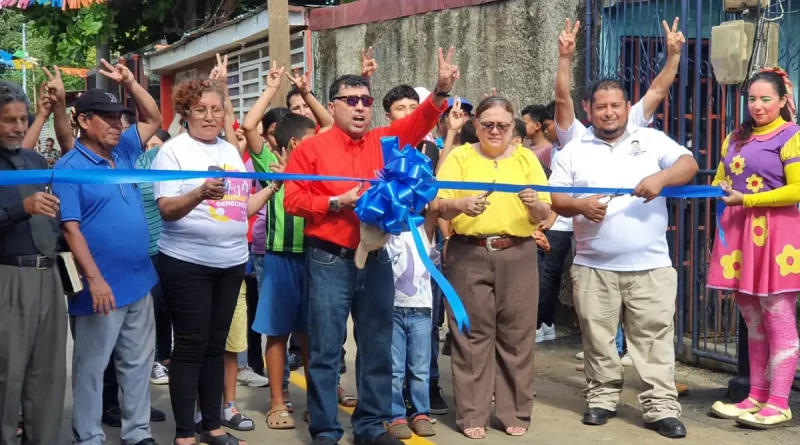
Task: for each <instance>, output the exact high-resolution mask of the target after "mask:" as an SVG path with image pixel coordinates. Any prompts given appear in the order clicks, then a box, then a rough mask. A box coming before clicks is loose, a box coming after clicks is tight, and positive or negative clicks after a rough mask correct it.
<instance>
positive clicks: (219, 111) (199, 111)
mask: <svg viewBox="0 0 800 445" xmlns="http://www.w3.org/2000/svg"><path fill="white" fill-rule="evenodd" d="M209 112H210V113H211V117H213V118H215V119H219V118H221V117H224V116H225V109H224V108H211V109H209V108H192V116H194V117H196V118H198V119H203V118H205V117H206V116H208V113H209Z"/></svg>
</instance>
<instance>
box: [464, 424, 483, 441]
mask: <svg viewBox="0 0 800 445" xmlns="http://www.w3.org/2000/svg"><path fill="white" fill-rule="evenodd" d="M464 435H465V436H467V437H469V438H470V439H486V429H485V428H483V427H475V428H467V429H465V430H464Z"/></svg>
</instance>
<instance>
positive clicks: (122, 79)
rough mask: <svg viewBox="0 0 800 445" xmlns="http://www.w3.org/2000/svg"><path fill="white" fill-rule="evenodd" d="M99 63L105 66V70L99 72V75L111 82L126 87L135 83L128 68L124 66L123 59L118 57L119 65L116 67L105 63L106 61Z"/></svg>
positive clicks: (101, 60)
mask: <svg viewBox="0 0 800 445" xmlns="http://www.w3.org/2000/svg"><path fill="white" fill-rule="evenodd" d="M100 62H101V63H102V64H103V66H105V68H106V69H104V70H103V69H101V70H99V72H100V74H102V75H104V76H106V77H108V78H109V79H111V80H113V81H114V82H116V83H118V84H120V85H122V86H125V87H127V86H128V85H130V84H132V83H134V82H136V79H134V77H133V73H132V72H131V70H129V69H128V67H127V66H126V65H125V59H124V58H122V57H120V58H119V63H118V64H116V65H111V64H110V63H108V62H107V61H106V59H100Z"/></svg>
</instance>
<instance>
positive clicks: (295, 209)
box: [284, 48, 459, 445]
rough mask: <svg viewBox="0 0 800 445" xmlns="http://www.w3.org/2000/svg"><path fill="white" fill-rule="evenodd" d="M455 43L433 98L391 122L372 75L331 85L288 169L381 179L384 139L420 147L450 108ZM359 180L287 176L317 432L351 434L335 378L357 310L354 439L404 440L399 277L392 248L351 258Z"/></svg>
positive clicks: (386, 444) (332, 438) (381, 444)
mask: <svg viewBox="0 0 800 445" xmlns="http://www.w3.org/2000/svg"><path fill="white" fill-rule="evenodd" d="M452 61H453V48H450V50H449V51H448V54H447V56H446V57H444V56H443V54H442V50H441V49H439V79H438V83H437V85H436V90H435V91H434V93H433V94H431V96H430V98H429V99H427V100H426V101H425V102H423V103H422V104H420V105H419V107H418V108H417V109H416V110H415V111H414V112H413V113H411V114H410V115H408V116H407V117H405V118H403V119H399V120H396V121H394V122H392V123H391V125H390V126H389V127H383V128H376V129H373V130H370V129H369V128H370V123H371V121H372V113H373V110H372V103H373V97H372V96H371V94H370V87H369V80H368V79H367V78H365V77H362V76H354V75H345V76H342V77H339V78H338V79H336V80H335V81H334V82H333V84H332V85H331V87H330V91H329V100H330V103H329V104H328V108H329V110H330V112H331V114H332V115H333V119H334V122H335V123H334V126H333V128H331V129H330V130H329V131H327V132H325V133H322V134H319V135H317V136H314V137H312V138H310V139H306V140H305V141H304V142H303V143H302V144H300V145H299V146H298V147H297V148H296V149H295V151H294V152H293V153H292V155H291V157H290V158H289V163H288V165H287V166H286V172H287V173H298V174H311V175H334V176H346V177H351V178H362V179H367V178H374V177H375V172H376V171H377V170H380V169H381V168H383V161H384V160H383V152H382V150H381V145H380V139H381V138H382V137H384V136H398V137H399V138H400V145H401V147H405V146H406V145H409V144H410V145H411V146H412V147H413V146H416V145H417V144H419V143H420V141H422V139H423V138H424V137H425V135H427V134H428V133H429V132H430V131H431V130H432V129H433V127H434V126H436V122H437V120H438V118H439V115H441V113H442V112H443V111H444V110H445V108H446V107H447V98H448V97H449V96H450V90H451V88H452V87H453V84H454V82H455V81H456V79H458V77H459V72H458V67H457V66H455V65H453V63H452ZM361 191H362V188H361V185H360V184H359V183H358V182H356V181H354V182H350V183H348V182H325V181H287V182H286V191H285V194H284V207H285V208H286V212H287V213H290V214H294V215H297V216H301V217H303V218H305V219H306V225H305V235H306V237H307V238H306V239H307V242H308V245H309V250H308V259H307V268H306V275H307V276H306V279H307V280H308V281H307V284H308V286H307V289H308V295H307V297H308V305H309V320H308V325H309V332H308V337H309V346H310V360H309V375H308V380H309V385H308V386H309V388H308V409H309V411H310V413H311V427H310V432H311V435H312V436H313V437H314V442H313V443H314V444H317V445H334V444H336V443H338V441H339V440H340V439H341V438H342V436H343V435H344V429H343V428H342V425H341V424H340V423H339V421H338V420H337V412H338V409H337V400H336V384H337V376H338V374H339V353H340V351H341V347H342V340H343V339H344V336H345V332H346V328H347V318H348V315H349V314H350V312H351V310H352V315H353V322H354V324H355V329H354V333H355V334H356V342H357V343H358V352H357V360H358V363H359V370H358V373H359V376H358V378H357V379H356V382H357V389H358V395H359V398H360V399H359V401H358V405H357V406H356V409H355V412H354V413H353V418H352V422H353V434H354V435H355V441H354V442H355V444H357V445H359V444H378V445H402V442H401V441H400V440H398V439H395V438H394V437H392V436H390V435H389V434H387V433H386V429H385V428H384V426H383V422H385V421H389V420H390V419H391V404H392V355H391V353H392V326H393V322H392V314H393V306H394V294H395V292H394V282H393V277H392V264H391V259H390V258H389V256H388V254H387V252H386V249H380V250H378V251H375V252H372V253H371V254H370V256H369V257H368V259H367V262H366V265H365V267H364V269H358V268H357V267H356V265H355V263H354V261H353V258H354V256H355V251H356V248H357V247H358V243H359V238H360V231H359V227H360V226H359V224H360V223H359V220H358V217H357V216H356V214H355V213H353V207H354V206H355V203H356V201H357V200H358V198H359V196H360V194H361Z"/></svg>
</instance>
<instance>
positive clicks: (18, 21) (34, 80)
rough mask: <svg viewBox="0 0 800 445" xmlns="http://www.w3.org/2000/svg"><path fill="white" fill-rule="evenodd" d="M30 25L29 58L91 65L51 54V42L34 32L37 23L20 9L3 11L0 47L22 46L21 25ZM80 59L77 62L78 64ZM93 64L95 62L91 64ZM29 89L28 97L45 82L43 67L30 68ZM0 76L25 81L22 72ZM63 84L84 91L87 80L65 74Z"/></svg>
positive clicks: (11, 49)
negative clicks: (37, 86)
mask: <svg viewBox="0 0 800 445" xmlns="http://www.w3.org/2000/svg"><path fill="white" fill-rule="evenodd" d="M23 23H27V24H28V30H29V32H28V39H27V48H26V49H27V51H28V54H29V56H30V57H32V58H35V59H38V60H39V63H40V65H45V66H53V65H61V66H66V67H72V68H85V67H87V66H88V65H86V64H83V63H80V61H77V60H71V59H66V58H65V59H54V58H52V57H50V54H49V52H48V49H47V48H48V45H49V44H50V42H49V41H47V40H46V39H43V38H42V37H40V36H37V35H36V34H35V33H32V32H31V31H32V28H34V27H35V26H36V24H34V23H32V22H29V21H28V20H27V18H26V17H25V16H24V15H23V14H22V13H21V12H19V11H17V10H14V9H4V10H2V11H0V49H2V50H5V51H8V52H10V53H12V54H13V53H14V52H16V51H18V50H21V49H22V24H23ZM91 55H92V57H94V48H92V50H91ZM76 62H77V63H76ZM92 65H94V64H92ZM27 76H28V88H27V90H28V91H26V93H28V96H29V97H33V88H34V87H35V86H36V85H38V84H41V82H43V81H44V79H45V76H44V73H43V72H42V71H41V70H40V69H32V70H28V72H27ZM0 78H2V79H5V80H10V81H12V82H15V83H18V84H20V85H21V84H22V71H21V70H12V69H6V70H5V71H3V72H2V74H0ZM64 85H65V87H66V89H67V90H68V91H69V90H83V89H84V87H85V81H84V79H83V78H81V77H74V76H67V75H65V76H64Z"/></svg>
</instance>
